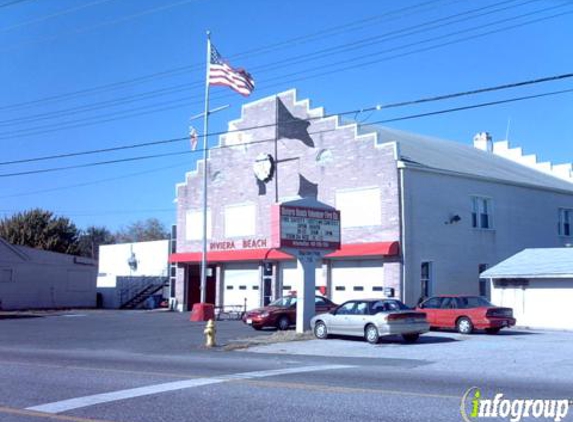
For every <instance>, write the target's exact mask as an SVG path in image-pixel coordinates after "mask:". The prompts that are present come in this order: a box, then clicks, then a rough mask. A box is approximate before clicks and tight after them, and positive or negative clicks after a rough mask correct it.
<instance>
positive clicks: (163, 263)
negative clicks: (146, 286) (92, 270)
mask: <svg viewBox="0 0 573 422" xmlns="http://www.w3.org/2000/svg"><path fill="white" fill-rule="evenodd" d="M131 251H133V253H134V254H135V259H136V260H137V270H135V271H134V270H132V269H131V268H130V267H129V265H128V263H127V261H128V259H129V258H130V256H131ZM168 258H169V240H157V241H152V242H135V243H121V244H117V245H102V246H100V248H99V270H98V271H99V276H98V282H97V286H98V287H116V277H117V276H146V277H166V276H168V263H167V260H168Z"/></svg>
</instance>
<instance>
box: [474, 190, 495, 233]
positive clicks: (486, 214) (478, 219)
mask: <svg viewBox="0 0 573 422" xmlns="http://www.w3.org/2000/svg"><path fill="white" fill-rule="evenodd" d="M472 227H473V228H475V229H492V228H493V215H492V201H491V198H484V197H481V196H473V197H472Z"/></svg>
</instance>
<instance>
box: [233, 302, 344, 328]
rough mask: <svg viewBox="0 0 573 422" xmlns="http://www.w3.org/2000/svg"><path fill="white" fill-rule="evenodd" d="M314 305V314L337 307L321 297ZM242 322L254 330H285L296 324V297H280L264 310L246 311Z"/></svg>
mask: <svg viewBox="0 0 573 422" xmlns="http://www.w3.org/2000/svg"><path fill="white" fill-rule="evenodd" d="M315 304H316V308H315V312H316V314H324V313H327V312H330V310H331V309H334V308H336V307H337V306H338V305H336V304H335V303H333V302H331V301H330V300H329V299H327V298H325V297H322V296H316V298H315ZM243 322H244V323H245V324H248V325H250V326H251V327H253V328H254V329H255V330H261V329H263V328H264V327H276V328H278V329H279V330H287V329H288V328H289V327H290V326H291V325H293V324H295V323H296V296H285V297H281V298H280V299H277V300H275V301H274V302H271V303H269V304H268V305H267V306H265V307H264V308H259V309H253V310H250V311H247V312H245V315H244V316H243Z"/></svg>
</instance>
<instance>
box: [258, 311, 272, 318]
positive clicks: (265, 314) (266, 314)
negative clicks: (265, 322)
mask: <svg viewBox="0 0 573 422" xmlns="http://www.w3.org/2000/svg"><path fill="white" fill-rule="evenodd" d="M269 315H270V314H269V312H261V314H260V317H261V318H266V317H268V316H269Z"/></svg>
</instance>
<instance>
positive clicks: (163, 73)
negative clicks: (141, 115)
mask: <svg viewBox="0 0 573 422" xmlns="http://www.w3.org/2000/svg"><path fill="white" fill-rule="evenodd" d="M444 1H445V0H431V1H426V2H423V3H420V4H418V5H414V6H409V7H404V8H400V9H397V10H394V11H390V12H386V13H383V14H381V15H378V16H373V17H370V18H367V19H362V20H358V21H353V22H351V23H349V24H345V25H339V26H335V27H331V28H328V29H325V30H321V31H317V32H314V33H311V34H309V35H304V36H299V37H295V38H291V39H289V40H286V41H282V42H279V43H274V44H268V45H266V46H262V47H259V48H255V49H251V50H247V51H244V52H241V53H237V54H232V55H228V56H227V57H228V58H229V59H234V58H241V57H253V56H254V55H257V54H264V53H265V52H269V51H273V50H277V49H282V48H284V47H288V46H289V45H293V44H301V43H305V42H309V41H311V40H314V39H320V38H322V37H324V36H326V35H333V34H336V33H341V32H342V31H344V30H347V29H348V28H350V27H353V26H355V27H356V28H355V29H360V28H362V27H364V26H365V25H360V24H361V23H364V22H371V23H373V22H377V21H380V19H381V18H383V17H387V16H392V15H399V16H401V15H403V13H404V12H406V11H408V10H415V9H418V8H422V7H427V6H431V5H433V4H435V3H440V2H444ZM422 11H424V10H422ZM203 66H204V64H203V63H196V64H194V65H188V66H181V67H176V68H173V69H167V70H164V71H161V72H155V73H151V74H148V75H143V76H139V77H136V78H131V79H127V80H124V81H118V82H113V83H110V84H104V85H99V86H95V87H92V88H85V89H82V90H78V91H72V92H68V93H64V94H57V95H53V96H49V97H44V98H40V99H37V100H32V101H25V102H21V103H15V104H9V105H4V106H0V110H5V109H11V110H14V109H16V108H22V107H29V106H34V105H37V104H39V103H42V102H46V101H47V102H52V101H57V100H63V99H69V98H77V97H78V96H83V95H86V94H92V93H96V92H102V91H107V90H110V89H111V90H114V89H117V88H121V87H123V86H127V85H131V84H134V83H140V82H144V81H147V80H149V79H155V78H162V77H166V76H170V75H173V74H179V73H186V72H187V71H189V70H193V69H200V68H202V67H203Z"/></svg>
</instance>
